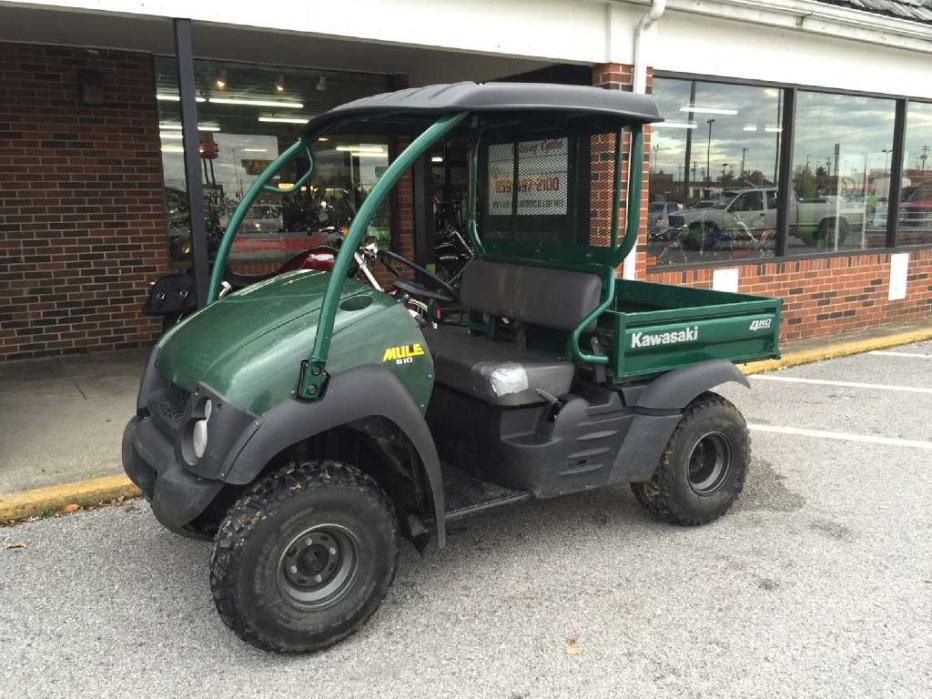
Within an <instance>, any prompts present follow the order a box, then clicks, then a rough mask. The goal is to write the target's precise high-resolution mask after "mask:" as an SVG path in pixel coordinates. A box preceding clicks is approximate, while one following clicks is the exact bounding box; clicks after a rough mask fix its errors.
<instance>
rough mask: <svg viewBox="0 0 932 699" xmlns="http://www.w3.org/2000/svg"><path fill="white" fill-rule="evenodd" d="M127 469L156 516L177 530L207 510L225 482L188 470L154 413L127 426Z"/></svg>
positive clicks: (124, 444) (125, 465) (125, 450)
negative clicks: (177, 457) (160, 427)
mask: <svg viewBox="0 0 932 699" xmlns="http://www.w3.org/2000/svg"><path fill="white" fill-rule="evenodd" d="M123 470H124V471H126V475H127V476H129V478H130V480H131V481H133V483H135V484H136V485H137V486H139V489H140V490H141V491H142V493H143V495H144V496H145V498H146V500H148V501H149V502H150V503H151V505H152V512H153V514H155V518H156V519H157V520H158V521H159V522H161V523H162V524H163V525H164V526H165V527H167V528H169V529H172V530H176V531H177V530H179V529H181V527H183V526H184V525H186V524H188V523H189V522H190V521H191V520H193V519H194V518H195V517H197V516H198V515H199V514H201V512H203V511H204V510H205V509H207V506H208V505H210V503H211V501H212V500H213V499H214V498H215V497H216V496H217V493H219V492H220V489H221V488H223V485H224V484H223V483H222V482H220V481H215V480H210V479H207V478H201V477H199V476H196V475H194V474H192V473H190V472H189V471H186V470H185V469H184V468H183V466H182V464H181V463H180V462H179V461H178V460H177V459H176V458H175V448H174V445H173V444H172V442H171V440H170V439H169V438H168V436H167V435H165V434H164V433H163V432H162V431H161V430H160V429H159V428H158V427H157V426H156V424H155V420H154V419H153V418H152V417H151V416H145V417H143V416H136V417H134V418H132V419H131V420H130V421H129V423H128V424H127V425H126V429H125V430H124V431H123Z"/></svg>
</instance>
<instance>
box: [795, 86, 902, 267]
mask: <svg viewBox="0 0 932 699" xmlns="http://www.w3.org/2000/svg"><path fill="white" fill-rule="evenodd" d="M895 114H896V107H895V103H894V101H893V100H885V99H875V98H872V97H853V96H850V95H829V94H823V93H818V92H803V91H800V92H799V93H798V95H797V102H796V123H795V128H794V133H795V142H794V143H793V166H792V173H793V176H792V177H793V179H792V182H793V192H792V193H791V196H790V198H789V210H788V211H787V222H788V226H789V235H788V237H787V245H786V252H787V254H788V255H804V254H809V253H813V252H838V251H851V250H865V249H868V248H881V247H885V246H886V226H887V197H888V192H889V189H890V164H891V161H892V156H893V123H894V120H895Z"/></svg>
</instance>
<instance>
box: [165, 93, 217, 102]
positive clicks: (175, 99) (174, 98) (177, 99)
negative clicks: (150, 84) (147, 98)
mask: <svg viewBox="0 0 932 699" xmlns="http://www.w3.org/2000/svg"><path fill="white" fill-rule="evenodd" d="M155 99H157V100H158V101H159V102H180V101H181V97H180V96H179V95H169V94H167V93H165V92H157V93H156V94H155ZM194 101H195V102H206V101H207V100H206V99H204V98H203V97H201V96H200V95H198V96H197V97H195V98H194Z"/></svg>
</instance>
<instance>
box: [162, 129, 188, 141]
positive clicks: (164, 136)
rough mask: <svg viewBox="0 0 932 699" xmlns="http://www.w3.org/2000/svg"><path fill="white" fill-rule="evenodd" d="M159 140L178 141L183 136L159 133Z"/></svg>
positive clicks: (171, 132)
mask: <svg viewBox="0 0 932 699" xmlns="http://www.w3.org/2000/svg"><path fill="white" fill-rule="evenodd" d="M159 138H161V139H162V140H163V141H164V140H176V141H180V140H181V139H182V138H183V136H182V135H181V134H180V133H178V132H177V131H159Z"/></svg>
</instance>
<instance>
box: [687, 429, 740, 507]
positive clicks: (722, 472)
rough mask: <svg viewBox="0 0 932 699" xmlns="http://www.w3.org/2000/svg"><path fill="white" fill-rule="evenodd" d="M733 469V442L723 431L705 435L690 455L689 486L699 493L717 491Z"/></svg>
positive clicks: (706, 493) (704, 493) (707, 493)
mask: <svg viewBox="0 0 932 699" xmlns="http://www.w3.org/2000/svg"><path fill="white" fill-rule="evenodd" d="M730 471H731V442H729V441H728V437H726V436H725V435H724V434H722V433H721V432H710V433H708V434H706V435H703V436H702V437H701V438H700V439H699V441H698V442H696V446H694V447H693V450H692V452H691V453H690V455H689V487H690V488H692V490H693V492H694V493H696V494H697V495H711V494H712V493H715V492H717V491H718V490H719V489H720V488H721V487H722V485H723V484H724V483H725V481H726V480H727V479H728V474H729V472H730Z"/></svg>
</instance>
